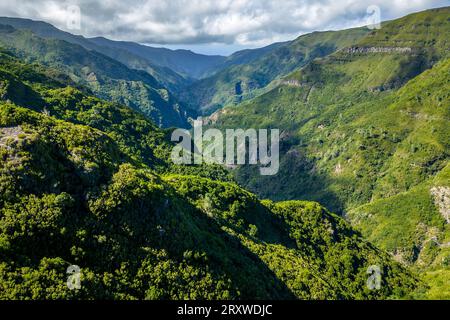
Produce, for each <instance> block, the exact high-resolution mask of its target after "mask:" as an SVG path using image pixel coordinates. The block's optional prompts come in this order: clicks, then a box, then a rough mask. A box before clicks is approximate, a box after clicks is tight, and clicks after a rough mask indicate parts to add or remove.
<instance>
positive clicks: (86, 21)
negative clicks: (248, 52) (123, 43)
mask: <svg viewBox="0 0 450 320" xmlns="http://www.w3.org/2000/svg"><path fill="white" fill-rule="evenodd" d="M71 5H77V6H79V7H80V9H81V30H79V32H78V33H81V34H83V35H85V36H105V37H109V38H113V39H118V40H130V41H137V42H141V43H153V44H169V45H177V44H178V45H180V44H191V45H199V44H200V45H201V44H203V45H204V44H210V43H216V44H217V43H219V44H223V45H235V46H250V47H251V46H257V45H258V46H259V45H265V44H269V43H272V42H274V41H280V40H287V39H292V38H294V37H296V36H298V35H300V34H303V33H306V32H310V31H314V30H326V29H339V28H347V27H353V26H359V25H362V24H364V21H365V20H364V17H365V15H366V9H367V7H368V6H370V5H377V6H379V7H380V9H381V16H382V19H383V20H386V19H392V18H396V17H399V16H402V15H405V14H407V13H410V12H414V11H419V10H423V9H427V8H432V7H439V6H445V5H450V1H449V0H428V1H427V0H367V1H356V0H339V1H337V0H319V1H311V0H285V1H280V0H260V1H257V0H170V1H169V0H166V1H164V0H137V1H133V3H131V2H127V1H121V0H103V1H100V0H97V1H93V0H67V1H53V0H0V15H1V16H14V17H24V18H32V19H37V20H44V21H47V22H50V23H52V24H54V25H55V26H56V27H58V28H61V29H64V30H67V21H68V19H70V18H71V15H70V13H68V11H67V8H68V7H69V6H71ZM68 31H71V32H74V30H68ZM75 33H76V32H75Z"/></svg>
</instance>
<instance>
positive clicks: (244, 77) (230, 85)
mask: <svg viewBox="0 0 450 320" xmlns="http://www.w3.org/2000/svg"><path fill="white" fill-rule="evenodd" d="M367 32H368V30H367V29H364V28H360V29H351V30H345V31H337V32H333V31H330V32H314V33H311V34H308V35H304V36H301V37H299V38H297V39H296V40H294V41H291V42H288V43H281V44H276V45H275V47H269V48H268V49H267V50H268V52H267V53H265V54H263V55H262V56H261V57H259V58H257V59H256V60H253V59H252V60H250V61H249V63H245V64H237V65H235V63H232V64H231V66H230V67H228V68H226V69H224V70H222V71H219V72H218V73H216V74H215V75H213V76H211V77H209V78H206V79H203V80H201V81H198V82H196V83H194V84H192V85H191V86H188V87H187V88H186V90H184V91H183V93H182V95H181V99H182V100H183V101H186V102H187V103H189V105H190V106H191V108H196V109H197V110H199V111H200V112H201V113H204V114H211V113H212V112H214V111H215V110H217V109H220V108H221V107H223V106H225V105H228V104H235V103H239V102H241V101H243V100H247V99H249V98H252V97H255V96H256V95H258V94H261V93H263V92H264V90H263V88H264V87H266V86H267V85H268V84H269V83H270V82H271V81H273V80H275V79H277V78H279V77H281V76H284V75H286V74H288V73H290V72H291V71H293V70H295V69H296V68H298V67H301V66H303V65H305V64H307V63H308V62H309V61H312V60H313V59H315V58H317V57H323V56H326V55H328V54H331V53H333V52H334V51H336V50H338V49H340V48H343V47H346V46H349V45H350V44H352V43H354V42H355V41H357V40H358V39H360V38H361V37H363V36H364V35H366V34H367ZM260 50H261V49H260ZM260 52H263V51H260Z"/></svg>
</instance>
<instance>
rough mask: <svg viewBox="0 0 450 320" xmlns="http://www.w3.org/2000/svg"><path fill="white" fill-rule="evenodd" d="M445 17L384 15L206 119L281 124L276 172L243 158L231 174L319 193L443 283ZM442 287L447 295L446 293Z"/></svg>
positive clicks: (447, 114) (226, 124)
mask: <svg viewBox="0 0 450 320" xmlns="http://www.w3.org/2000/svg"><path fill="white" fill-rule="evenodd" d="M449 15H450V8H442V9H434V10H428V11H425V12H421V13H418V14H413V15H410V16H407V17H405V18H402V19H399V20H394V21H391V22H387V23H385V24H383V26H382V28H381V30H376V31H373V32H371V33H370V34H369V35H367V36H366V37H364V38H363V39H361V40H360V41H359V42H357V43H355V44H353V45H351V46H348V47H347V48H343V49H342V50H340V51H338V52H336V53H334V54H332V55H330V56H328V57H325V58H323V59H317V60H314V61H312V62H311V63H309V64H308V65H306V66H305V67H304V68H302V69H298V70H296V71H295V72H294V73H292V74H290V75H289V76H287V77H285V78H284V79H283V80H282V82H281V84H278V85H277V86H276V87H275V88H274V89H272V90H271V91H269V92H268V93H266V94H263V95H261V96H259V97H257V98H255V99H253V100H251V101H249V102H245V103H242V104H240V105H238V106H236V107H233V108H227V109H225V110H223V111H219V112H218V113H217V114H215V115H214V117H211V123H212V124H211V125H212V126H217V127H219V128H236V127H237V128H279V129H280V130H281V131H282V133H281V140H282V141H281V146H280V148H281V152H282V158H281V168H280V172H279V174H278V175H277V176H274V177H262V176H260V175H259V174H258V172H257V170H255V169H254V168H249V167H240V168H238V169H237V170H236V171H235V176H236V177H237V179H238V181H239V182H240V183H242V184H243V185H244V186H246V187H247V188H249V189H250V190H252V191H253V192H256V193H257V194H258V195H260V196H261V197H264V198H265V197H268V198H272V199H274V200H280V199H309V200H316V201H319V202H320V203H322V204H324V205H325V206H327V207H328V208H331V209H332V210H334V211H337V212H340V213H343V214H345V215H346V217H347V218H348V219H349V220H350V221H351V222H352V223H353V224H354V225H355V226H356V227H357V228H358V229H359V230H361V232H362V234H363V235H364V236H367V237H368V238H369V239H370V240H372V241H373V242H374V243H375V244H377V245H379V246H380V247H381V248H383V249H386V250H388V251H389V252H391V253H392V254H394V255H395V257H396V258H397V259H398V260H399V261H402V262H403V263H405V264H414V266H415V267H417V268H418V269H420V270H435V269H436V270H439V271H433V272H435V273H434V274H433V275H430V276H429V277H430V281H431V282H433V283H434V284H436V283H440V286H441V287H443V288H445V287H447V288H448V279H449V276H448V270H449V266H448V261H447V260H448V259H449V256H448V254H449V251H448V244H447V242H448V236H449V233H448V232H449V229H448V228H449V227H448V223H449V221H448V220H446V218H445V214H446V212H447V215H448V210H449V207H448V205H449V204H448V200H445V199H448V197H449V195H448V193H449V179H448V177H449V175H448V165H449V156H450V145H449V143H450V131H449V127H450V93H449V92H450V90H449V89H450V78H449V74H450V59H449V58H448V57H449V56H448V54H449V48H450V46H449V42H448V41H449V40H448V34H450V20H449V19H448V17H449ZM439 177H440V178H439ZM446 197H447V198H446ZM440 199H441V200H440ZM442 199H443V200H442ZM445 201H447V202H445ZM430 239H432V241H431V242H430ZM435 240H436V241H435ZM439 277H441V278H439ZM446 281H447V285H446ZM437 292H439V290H435V293H437ZM441 294H442V296H441V297H447V298H448V290H446V291H445V290H442V291H441ZM434 297H436V295H434Z"/></svg>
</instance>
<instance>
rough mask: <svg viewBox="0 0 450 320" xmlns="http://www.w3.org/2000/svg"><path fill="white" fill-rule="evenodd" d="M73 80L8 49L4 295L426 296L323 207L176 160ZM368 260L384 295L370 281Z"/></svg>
mask: <svg viewBox="0 0 450 320" xmlns="http://www.w3.org/2000/svg"><path fill="white" fill-rule="evenodd" d="M66 80H67V78H64V76H63V75H61V74H58V73H56V72H55V71H54V70H51V69H46V68H44V67H41V66H38V65H28V64H25V63H23V62H21V61H20V60H18V59H16V58H15V57H13V56H11V55H10V54H9V53H7V52H2V53H0V99H1V100H0V298H1V299H30V298H32V299H90V298H97V299H100V298H101V299H293V298H305V299H325V298H329V299H375V298H377V299H385V298H400V297H408V296H411V295H412V294H415V292H416V291H415V290H417V289H420V288H424V287H423V286H422V284H421V282H420V280H419V279H418V277H417V276H416V275H415V274H414V273H411V272H410V271H408V270H407V269H405V268H404V267H402V266H401V265H400V264H399V263H397V262H394V261H393V260H392V259H391V257H390V256H389V255H388V254H387V253H385V252H384V251H381V250H379V249H377V248H376V247H374V246H373V245H372V244H371V243H369V242H367V241H365V240H364V239H363V238H362V237H361V235H360V234H359V233H358V232H356V231H355V230H353V229H352V227H351V226H350V225H349V224H348V223H347V222H345V221H344V219H342V218H341V217H339V216H337V215H335V214H332V213H330V212H329V211H327V210H326V209H324V208H323V207H322V206H320V205H319V204H317V203H314V202H304V201H292V202H282V203H274V202H271V201H263V202H261V201H259V200H258V198H257V197H256V196H255V195H253V194H252V193H249V192H248V191H245V190H244V189H242V188H241V187H239V186H237V185H236V184H235V183H234V182H233V181H232V180H230V179H229V177H228V176H227V174H226V172H225V171H224V170H223V169H221V168H220V167H209V166H203V167H181V168H180V167H176V166H174V165H172V164H171V163H170V162H169V161H168V154H169V152H170V149H171V145H170V143H169V142H167V138H166V133H165V132H164V131H161V130H160V129H158V128H157V127H156V126H155V125H153V124H152V123H151V122H149V120H147V119H146V118H145V117H144V116H143V115H141V114H140V113H137V112H135V111H133V110H132V109H130V108H128V107H125V106H122V105H119V104H115V103H110V102H105V101H103V100H100V99H98V98H96V97H93V96H91V95H89V93H88V92H87V90H81V91H80V90H78V89H75V88H73V87H71V86H68V84H70V82H67V81H66ZM209 177H214V179H215V180H212V179H211V178H209ZM73 264H76V265H78V266H79V267H80V268H81V289H79V290H73V291H72V290H69V289H68V287H67V286H66V281H67V274H66V270H67V268H68V266H70V265H73ZM372 265H376V266H378V267H380V270H381V272H382V273H381V287H380V289H379V290H369V289H368V287H367V285H366V282H367V277H368V274H367V269H368V267H369V266H372Z"/></svg>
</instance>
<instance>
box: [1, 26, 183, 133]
mask: <svg viewBox="0 0 450 320" xmlns="http://www.w3.org/2000/svg"><path fill="white" fill-rule="evenodd" d="M0 45H2V46H4V47H6V48H8V49H10V50H13V51H14V52H16V53H17V54H19V55H20V56H22V57H23V58H25V59H26V60H27V61H30V62H39V63H42V64H45V65H47V66H50V67H52V68H55V69H57V70H61V71H63V72H64V73H66V74H68V75H69V76H70V77H71V78H72V80H73V81H75V82H76V83H79V84H81V85H84V86H86V87H88V88H89V89H91V90H92V92H94V93H95V94H96V95H97V96H99V97H101V98H104V99H107V100H110V101H115V102H119V103H123V104H126V105H128V106H130V107H132V108H134V109H135V110H138V111H140V112H142V113H143V114H145V115H146V116H148V117H150V118H151V119H153V120H154V121H155V122H156V123H157V124H158V125H160V126H164V127H168V126H177V127H186V126H188V117H189V115H190V113H189V112H190V111H189V110H188V109H185V108H183V106H182V105H180V104H179V103H178V102H177V100H175V99H174V98H173V96H172V94H171V93H170V92H169V91H168V90H167V89H166V88H165V87H164V86H162V85H161V84H160V83H159V82H158V81H157V80H156V79H155V78H153V77H152V76H151V75H150V74H149V73H147V72H144V71H137V70H132V69H129V68H127V67H126V66H125V65H123V64H121V63H120V62H118V61H116V60H113V59H111V58H108V57H107V56H104V55H102V54H101V53H98V52H97V51H93V50H86V49H85V48H83V47H81V46H79V45H75V44H71V43H68V42H66V41H62V40H55V39H43V38H40V37H38V36H36V35H35V34H33V33H32V32H31V31H28V30H16V29H14V28H13V27H11V26H6V25H2V27H1V28H0Z"/></svg>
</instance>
